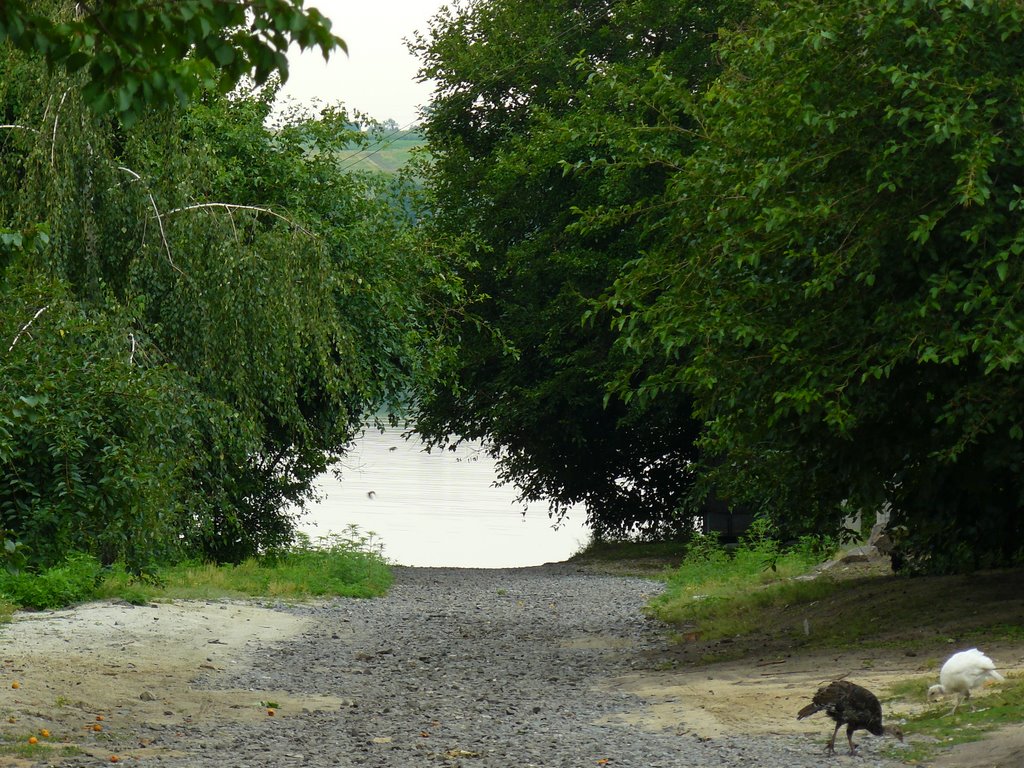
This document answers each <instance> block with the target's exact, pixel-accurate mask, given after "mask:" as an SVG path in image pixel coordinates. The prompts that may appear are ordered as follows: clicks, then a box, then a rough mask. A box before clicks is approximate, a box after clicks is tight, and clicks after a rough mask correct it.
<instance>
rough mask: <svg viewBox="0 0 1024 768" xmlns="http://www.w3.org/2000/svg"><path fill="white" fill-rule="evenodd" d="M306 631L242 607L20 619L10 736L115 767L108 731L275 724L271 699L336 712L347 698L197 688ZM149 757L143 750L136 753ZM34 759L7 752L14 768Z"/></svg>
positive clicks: (8, 681) (109, 610)
mask: <svg viewBox="0 0 1024 768" xmlns="http://www.w3.org/2000/svg"><path fill="white" fill-rule="evenodd" d="M303 626H304V623H303V621H302V620H301V619H299V618H298V617H296V616H293V615H291V614H288V613H284V612H280V611H274V610H270V609H267V608H260V607H257V606H255V605H249V604H244V603H236V602H205V601H186V602H177V603H160V604H152V605H148V606H132V605H129V604H127V603H106V602H105V603H90V604H86V605H82V606H79V607H76V608H74V609H70V610H62V611H44V612H40V613H19V614H16V615H15V619H14V621H13V623H12V624H9V625H6V626H0V649H2V651H0V654H2V656H0V663H2V665H3V666H2V673H0V734H2V735H3V736H5V737H7V738H10V739H12V740H14V741H16V742H24V741H25V740H27V739H28V738H29V737H30V736H36V738H39V739H43V737H42V736H41V735H40V731H41V730H43V729H45V730H47V731H48V732H49V734H50V736H49V738H48V739H43V740H46V741H49V742H52V743H54V744H61V743H65V744H73V745H75V746H77V747H79V748H81V749H82V750H84V751H85V752H86V753H89V754H95V755H96V756H97V757H102V758H103V759H104V761H106V760H107V759H108V758H109V755H110V751H109V748H108V747H107V746H106V741H107V740H108V736H107V734H108V733H112V732H121V733H124V732H130V730H131V729H132V728H133V726H134V725H135V724H138V723H146V722H152V723H165V724H166V723H180V724H182V725H185V724H187V723H189V722H192V721H193V720H195V721H199V720H201V719H202V720H210V719H211V718H218V719H220V720H222V721H226V722H231V721H234V720H242V719H255V718H266V717H267V713H266V709H265V707H264V706H262V705H261V702H265V701H272V702H274V703H276V704H279V705H281V706H287V707H288V708H289V709H290V710H292V711H296V710H301V709H302V708H304V707H305V708H309V709H317V708H331V709H336V708H337V707H338V706H339V705H340V702H337V701H330V700H326V699H325V700H320V699H312V698H311V699H298V698H296V697H294V696H288V695H286V694H284V693H282V692H280V691H259V692H255V691H238V690H231V689H225V690H202V689H197V688H193V687H192V685H191V681H192V680H194V679H195V678H196V677H197V676H200V675H208V674H216V671H217V670H219V669H225V668H227V667H228V666H230V665H232V664H238V663H245V661H246V659H248V658H251V657H252V656H253V655H255V654H259V652H260V649H261V648H262V647H263V646H264V645H267V644H270V643H273V642H276V641H279V640H283V639H285V638H288V637H291V636H293V635H295V634H297V633H299V632H301V631H302V629H303ZM15 686H16V687H15ZM97 726H98V728H97ZM146 753H147V749H146V744H140V745H139V749H136V750H133V752H132V757H136V758H141V757H145V756H146ZM164 754H166V752H164ZM30 763H31V761H29V760H25V759H23V758H18V757H16V756H10V755H0V766H4V768H7V767H8V766H23V765H29V764H30Z"/></svg>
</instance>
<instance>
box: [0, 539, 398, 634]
mask: <svg viewBox="0 0 1024 768" xmlns="http://www.w3.org/2000/svg"><path fill="white" fill-rule="evenodd" d="M391 581H392V576H391V570H390V567H389V565H388V563H387V561H386V560H385V559H384V557H383V556H382V554H381V547H380V545H379V543H378V542H376V541H375V540H374V537H373V536H372V535H371V534H364V533H361V532H360V531H358V530H357V529H356V528H354V527H350V528H349V530H348V531H346V533H345V534H344V535H342V534H335V535H332V536H329V537H320V538H318V539H315V540H314V539H311V538H309V537H308V536H305V535H302V534H300V535H298V536H297V538H296V543H295V544H294V545H292V546H290V547H288V548H283V549H278V550H272V551H270V552H268V553H266V554H264V555H261V556H259V557H251V558H247V559H246V560H244V561H242V562H241V563H238V564H231V563H226V564H219V565H218V564H215V563H212V562H203V561H197V560H191V561H185V562H181V563H177V564H175V565H167V566H163V567H160V568H158V569H156V571H155V572H154V573H153V574H152V575H149V576H146V577H145V578H141V577H139V576H137V575H134V574H132V573H130V572H129V571H128V570H127V569H126V568H125V567H124V565H123V564H121V563H118V564H115V565H113V566H111V567H107V568H104V567H102V566H101V565H100V563H99V561H98V560H97V559H96V558H95V557H93V556H91V555H87V554H83V553H75V554H73V555H71V556H69V557H68V558H67V559H66V560H65V561H64V562H63V563H62V564H60V565H57V566H54V567H51V568H47V569H44V570H41V571H29V570H16V571H13V572H11V571H3V572H0V621H3V620H9V619H10V617H11V614H12V613H13V611H14V610H17V609H37V610H38V609H48V608H63V607H66V606H69V605H74V604H77V603H83V602H87V601H89V600H100V599H120V600H126V601H128V602H130V603H137V604H138V603H145V602H150V601H153V600H173V599H213V598H225V597H227V598H271V599H281V600H305V599H310V598H316V597H333V596H340V597H360V598H363V597H365V598H368V597H378V596H380V595H383V594H384V593H385V592H387V589H388V587H389V586H390V585H391Z"/></svg>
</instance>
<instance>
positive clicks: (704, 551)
mask: <svg viewBox="0 0 1024 768" xmlns="http://www.w3.org/2000/svg"><path fill="white" fill-rule="evenodd" d="M836 546H837V545H836V542H835V541H834V540H831V539H826V540H818V539H812V538H805V539H801V540H800V541H798V542H797V543H795V544H793V545H791V546H783V545H781V544H780V543H779V542H778V540H777V539H776V538H775V535H774V531H772V530H771V528H770V527H769V526H768V525H767V524H766V523H765V522H764V521H763V520H761V521H757V522H755V524H754V525H753V526H751V528H750V530H748V531H747V534H746V535H745V536H743V537H742V538H741V539H740V541H739V543H738V544H736V545H735V546H733V547H726V546H725V545H723V544H721V543H719V541H718V539H717V537H716V536H713V535H703V536H697V537H696V538H694V540H693V541H692V542H691V543H690V546H689V548H688V549H687V551H686V555H685V556H684V558H683V561H682V563H680V565H679V567H678V568H677V569H675V570H674V571H672V572H670V573H669V574H668V578H667V587H666V589H665V592H664V593H662V594H661V595H660V596H658V597H657V598H656V599H655V600H654V601H652V603H651V605H650V613H651V614H652V615H653V616H655V617H657V618H659V619H661V620H662V621H665V622H668V623H670V624H675V625H678V626H681V627H684V628H688V631H698V630H697V628H699V631H700V632H701V634H702V635H704V636H705V637H709V638H714V637H730V636H733V635H736V634H745V633H747V632H749V631H751V630H752V629H754V628H756V627H757V626H759V625H760V622H761V620H762V615H761V614H762V613H763V611H764V610H766V609H768V608H771V607H778V606H782V605H790V604H792V603H794V602H809V601H812V600H817V599H820V598H821V597H822V596H824V595H825V594H828V593H829V592H831V591H832V589H833V588H834V586H835V584H834V582H832V581H830V580H823V579H813V580H806V581H798V580H795V579H794V577H796V576H799V575H802V574H805V573H807V572H808V571H809V570H810V569H811V568H813V567H814V566H816V565H818V564H819V563H821V562H823V561H824V560H826V559H828V557H829V556H831V555H832V554H833V553H834V552H835V550H836Z"/></svg>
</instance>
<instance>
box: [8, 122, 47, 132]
mask: <svg viewBox="0 0 1024 768" xmlns="http://www.w3.org/2000/svg"><path fill="white" fill-rule="evenodd" d="M0 128H8V129H10V130H13V129H15V128H18V129H20V130H22V131H32V133H39V129H38V128H29V127H28V126H27V125H15V124H14V123H6V124H5V125H0Z"/></svg>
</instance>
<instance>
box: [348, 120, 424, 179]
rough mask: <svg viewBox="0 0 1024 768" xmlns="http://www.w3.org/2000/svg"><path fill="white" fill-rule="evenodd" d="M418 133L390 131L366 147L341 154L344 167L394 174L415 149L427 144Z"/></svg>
mask: <svg viewBox="0 0 1024 768" xmlns="http://www.w3.org/2000/svg"><path fill="white" fill-rule="evenodd" d="M425 143H426V142H425V140H424V138H423V136H422V135H420V134H419V133H417V132H416V131H414V130H412V131H401V130H398V131H390V132H385V133H382V134H381V135H380V136H379V137H378V138H376V139H374V140H372V141H371V142H370V143H369V144H368V145H367V146H365V147H358V148H353V149H352V151H350V152H349V151H346V152H342V153H341V157H340V159H341V163H342V167H343V168H345V169H346V170H359V171H382V172H384V173H394V172H395V171H397V170H398V169H399V168H401V167H402V166H403V165H405V163H406V162H408V160H409V156H410V153H411V152H412V150H413V149H414V148H415V147H420V146H423V144H425Z"/></svg>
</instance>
